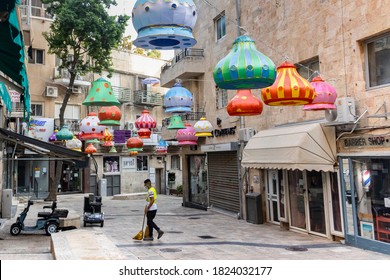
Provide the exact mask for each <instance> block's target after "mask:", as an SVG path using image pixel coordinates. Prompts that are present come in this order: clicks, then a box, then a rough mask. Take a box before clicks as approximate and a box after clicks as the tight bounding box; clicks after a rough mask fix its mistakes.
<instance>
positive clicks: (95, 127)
mask: <svg viewBox="0 0 390 280" xmlns="http://www.w3.org/2000/svg"><path fill="white" fill-rule="evenodd" d="M99 122H100V120H99V118H98V117H97V115H96V113H94V112H91V113H89V114H88V116H86V117H85V118H84V119H83V120H81V122H80V134H79V137H80V139H81V140H91V139H102V138H103V137H104V130H105V128H106V127H105V126H102V125H99Z"/></svg>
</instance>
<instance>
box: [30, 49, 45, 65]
mask: <svg viewBox="0 0 390 280" xmlns="http://www.w3.org/2000/svg"><path fill="white" fill-rule="evenodd" d="M31 51H32V52H31V57H30V56H29V57H28V63H32V64H45V51H44V50H38V49H34V48H33V49H32V50H31Z"/></svg>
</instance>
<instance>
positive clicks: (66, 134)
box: [56, 125, 73, 141]
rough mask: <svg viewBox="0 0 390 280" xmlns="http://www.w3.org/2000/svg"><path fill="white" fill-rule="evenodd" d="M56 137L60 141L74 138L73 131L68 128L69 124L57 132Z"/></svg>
mask: <svg viewBox="0 0 390 280" xmlns="http://www.w3.org/2000/svg"><path fill="white" fill-rule="evenodd" d="M56 137H57V140H58V141H64V140H72V139H73V133H72V132H71V131H70V130H69V129H68V126H67V125H64V126H63V127H62V128H61V130H60V131H58V132H57V134H56Z"/></svg>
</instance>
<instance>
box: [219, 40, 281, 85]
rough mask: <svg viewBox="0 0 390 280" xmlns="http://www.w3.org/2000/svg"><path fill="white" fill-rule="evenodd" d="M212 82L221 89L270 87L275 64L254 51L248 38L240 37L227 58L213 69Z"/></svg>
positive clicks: (274, 74) (274, 72)
mask: <svg viewBox="0 0 390 280" xmlns="http://www.w3.org/2000/svg"><path fill="white" fill-rule="evenodd" d="M213 75H214V81H215V83H216V84H217V86H218V87H219V88H222V89H256V88H265V87H268V86H270V85H272V84H273V83H274V81H275V78H276V67H275V64H274V63H273V62H272V60H271V59H269V58H268V57H267V56H265V55H264V54H262V53H261V52H259V51H258V50H257V49H256V45H255V42H254V41H253V40H252V39H251V38H250V37H249V36H246V35H244V36H240V37H238V38H237V39H236V40H235V41H234V43H233V48H232V50H231V51H230V52H229V54H228V55H227V56H225V57H224V58H223V59H221V60H220V61H219V62H218V63H217V66H216V67H215V69H214V73H213Z"/></svg>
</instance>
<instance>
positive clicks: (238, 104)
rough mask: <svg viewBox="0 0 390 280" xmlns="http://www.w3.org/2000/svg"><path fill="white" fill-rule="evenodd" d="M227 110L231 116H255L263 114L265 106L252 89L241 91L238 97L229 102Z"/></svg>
mask: <svg viewBox="0 0 390 280" xmlns="http://www.w3.org/2000/svg"><path fill="white" fill-rule="evenodd" d="M226 110H227V112H228V114H229V115H230V116H254V115H260V114H261V112H262V111H263V104H262V103H261V101H260V100H259V99H257V98H256V97H255V96H254V95H253V94H252V92H251V90H250V89H239V90H237V94H236V96H234V97H233V98H232V100H230V101H229V103H228V105H227V107H226Z"/></svg>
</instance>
